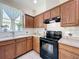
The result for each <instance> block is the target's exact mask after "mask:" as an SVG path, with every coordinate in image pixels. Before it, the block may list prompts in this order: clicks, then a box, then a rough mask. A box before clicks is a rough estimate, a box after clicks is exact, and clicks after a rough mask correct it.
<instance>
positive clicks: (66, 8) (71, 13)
mask: <svg viewBox="0 0 79 59" xmlns="http://www.w3.org/2000/svg"><path fill="white" fill-rule="evenodd" d="M77 3H79V2H77V0H71V1H69V2H67V3H65V4H63V5H61V26H64V27H70V26H78V25H79V19H78V17H79V15H78V11H79V10H78V5H77ZM77 16H78V17H77Z"/></svg>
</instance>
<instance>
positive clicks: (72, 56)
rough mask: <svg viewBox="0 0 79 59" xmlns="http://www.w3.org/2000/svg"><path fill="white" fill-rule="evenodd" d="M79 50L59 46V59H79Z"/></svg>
mask: <svg viewBox="0 0 79 59" xmlns="http://www.w3.org/2000/svg"><path fill="white" fill-rule="evenodd" d="M78 51H79V48H74V47H70V46H66V45H62V44H60V45H59V59H79V52H78Z"/></svg>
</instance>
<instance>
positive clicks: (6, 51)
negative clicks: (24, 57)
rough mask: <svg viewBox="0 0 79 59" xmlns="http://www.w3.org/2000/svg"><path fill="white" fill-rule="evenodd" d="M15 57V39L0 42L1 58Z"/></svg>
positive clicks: (11, 58)
mask: <svg viewBox="0 0 79 59" xmlns="http://www.w3.org/2000/svg"><path fill="white" fill-rule="evenodd" d="M14 58H15V40H12V41H4V42H0V59H14Z"/></svg>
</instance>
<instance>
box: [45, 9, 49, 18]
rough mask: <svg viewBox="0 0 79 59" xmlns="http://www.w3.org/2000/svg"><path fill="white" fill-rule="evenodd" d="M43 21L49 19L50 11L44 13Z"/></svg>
mask: <svg viewBox="0 0 79 59" xmlns="http://www.w3.org/2000/svg"><path fill="white" fill-rule="evenodd" d="M44 19H50V10H49V11H47V12H45V13H44Z"/></svg>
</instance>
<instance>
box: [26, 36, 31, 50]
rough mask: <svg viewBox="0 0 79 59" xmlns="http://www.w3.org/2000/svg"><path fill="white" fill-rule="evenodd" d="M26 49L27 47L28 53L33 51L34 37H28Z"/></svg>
mask: <svg viewBox="0 0 79 59" xmlns="http://www.w3.org/2000/svg"><path fill="white" fill-rule="evenodd" d="M26 47H27V51H30V50H32V37H28V38H27V39H26Z"/></svg>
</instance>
